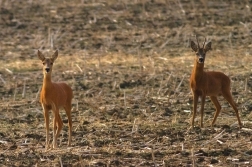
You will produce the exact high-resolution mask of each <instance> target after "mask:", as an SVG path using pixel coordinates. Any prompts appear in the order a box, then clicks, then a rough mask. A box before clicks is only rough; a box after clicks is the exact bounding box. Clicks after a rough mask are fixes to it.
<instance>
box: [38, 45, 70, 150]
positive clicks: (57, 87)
mask: <svg viewBox="0 0 252 167" xmlns="http://www.w3.org/2000/svg"><path fill="white" fill-rule="evenodd" d="M57 57H58V50H56V51H55V53H54V54H53V55H52V56H51V57H50V58H45V56H44V55H43V54H42V53H41V52H40V51H39V50H38V58H39V59H40V60H41V61H42V63H43V75H44V78H43V86H42V89H41V92H40V103H41V105H42V108H43V111H44V118H45V126H46V149H48V148H49V111H50V110H52V111H53V115H54V118H53V142H52V144H53V145H52V147H53V148H57V138H58V136H59V134H60V131H61V130H62V126H63V122H62V120H61V117H60V114H59V109H60V108H62V107H63V108H64V109H65V111H66V115H67V117H68V133H69V134H68V146H70V145H71V140H72V118H71V106H72V98H73V91H72V89H71V88H70V87H69V86H68V85H67V84H65V83H62V82H60V83H55V82H52V81H51V75H52V68H53V63H54V61H55V60H56V59H57Z"/></svg>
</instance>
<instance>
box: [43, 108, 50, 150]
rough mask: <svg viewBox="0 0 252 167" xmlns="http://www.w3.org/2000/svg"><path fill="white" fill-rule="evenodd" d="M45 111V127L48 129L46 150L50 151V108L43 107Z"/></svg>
mask: <svg viewBox="0 0 252 167" xmlns="http://www.w3.org/2000/svg"><path fill="white" fill-rule="evenodd" d="M42 108H43V111H44V119H45V127H46V146H45V147H46V150H48V149H49V147H50V144H49V140H50V139H49V110H48V108H46V107H44V106H43V105H42Z"/></svg>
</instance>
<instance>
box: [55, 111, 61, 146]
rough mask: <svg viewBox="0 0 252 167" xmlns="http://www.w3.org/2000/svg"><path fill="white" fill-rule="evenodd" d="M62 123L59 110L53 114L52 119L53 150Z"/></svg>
mask: <svg viewBox="0 0 252 167" xmlns="http://www.w3.org/2000/svg"><path fill="white" fill-rule="evenodd" d="M62 126H63V122H62V120H61V117H60V115H59V109H57V110H56V112H55V113H54V119H53V148H57V147H58V146H57V139H58V137H59V134H60V131H61V130H62Z"/></svg>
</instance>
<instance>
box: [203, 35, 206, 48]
mask: <svg viewBox="0 0 252 167" xmlns="http://www.w3.org/2000/svg"><path fill="white" fill-rule="evenodd" d="M205 43H206V37H205V41H204V43H203V48H204V46H205Z"/></svg>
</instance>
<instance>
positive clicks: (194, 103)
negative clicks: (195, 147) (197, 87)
mask: <svg viewBox="0 0 252 167" xmlns="http://www.w3.org/2000/svg"><path fill="white" fill-rule="evenodd" d="M198 100H199V96H198V95H197V94H196V93H193V116H192V123H191V125H192V128H193V127H194V119H195V116H196V112H197V104H198Z"/></svg>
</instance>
